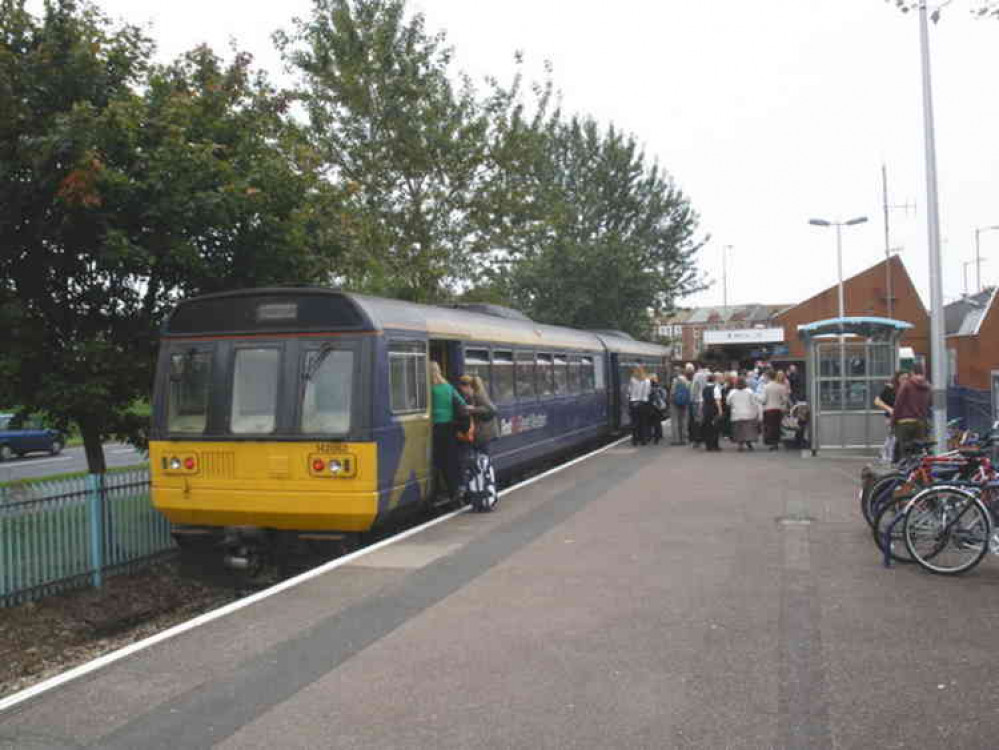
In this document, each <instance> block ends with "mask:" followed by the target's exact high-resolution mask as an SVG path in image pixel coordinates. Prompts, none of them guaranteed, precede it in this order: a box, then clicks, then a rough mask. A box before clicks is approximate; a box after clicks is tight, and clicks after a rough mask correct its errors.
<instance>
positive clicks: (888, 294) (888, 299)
mask: <svg viewBox="0 0 999 750" xmlns="http://www.w3.org/2000/svg"><path fill="white" fill-rule="evenodd" d="M881 196H882V199H883V202H882V206H883V207H884V212H885V306H886V308H887V310H888V317H889V318H890V317H891V314H892V310H891V307H892V304H891V303H892V289H891V241H890V239H889V234H888V167H887V166H885V164H884V163H882V164H881Z"/></svg>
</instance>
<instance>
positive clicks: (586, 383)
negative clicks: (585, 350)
mask: <svg viewBox="0 0 999 750" xmlns="http://www.w3.org/2000/svg"><path fill="white" fill-rule="evenodd" d="M594 375H595V373H594V370H593V357H580V360H579V387H580V388H581V389H582V391H583V392H584V393H587V392H589V391H592V390H593V389H594V388H595V387H596V383H595V380H594Z"/></svg>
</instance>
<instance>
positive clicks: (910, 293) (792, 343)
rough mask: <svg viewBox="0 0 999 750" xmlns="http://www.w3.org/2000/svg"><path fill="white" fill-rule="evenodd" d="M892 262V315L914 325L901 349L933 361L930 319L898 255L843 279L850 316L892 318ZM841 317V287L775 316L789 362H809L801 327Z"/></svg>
mask: <svg viewBox="0 0 999 750" xmlns="http://www.w3.org/2000/svg"><path fill="white" fill-rule="evenodd" d="M886 263H890V264H891V265H890V273H891V286H892V311H891V316H890V317H892V318H894V319H896V320H904V321H906V322H907V323H912V326H913V327H912V328H911V329H910V330H909V331H907V332H906V333H905V335H904V336H903V337H902V341H901V346H908V347H912V349H913V350H914V351H915V353H916V355H917V356H919V355H922V356H923V357H925V358H926V361H927V362H929V356H930V335H929V333H930V319H929V314H928V313H927V311H926V308H925V307H923V302H922V300H920V298H919V294H918V293H917V292H916V288H915V287H914V286H913V284H912V279H910V278H909V273H908V272H907V271H906V270H905V265H904V264H903V263H902V261H901V259H900V258H899V257H898V256H897V255H895V256H892V257H891V259H890V260H887V261H881V262H880V263H878V264H876V265H873V266H871V267H870V268H868V269H866V270H864V271H861V272H860V273H858V274H857V275H855V276H851V277H850V278H848V279H844V280H843V307H844V310H845V312H846V315H847V316H850V317H852V316H873V317H879V318H886V317H889V315H888V299H887V297H888V295H887V293H886V291H885V290H886V289H887V286H888V284H887V278H886V275H887V273H888V272H889V267H886ZM836 317H839V296H838V285H835V284H834V285H833V286H831V287H829V288H828V289H826V290H824V291H822V292H819V293H818V294H816V295H815V296H813V297H809V298H808V299H806V300H805V301H804V302H800V303H798V304H797V305H795V306H794V307H790V308H788V309H786V310H784V311H782V312H780V313H779V314H777V315H776V316H775V317H774V321H773V325H775V326H780V327H782V328H783V329H784V339H785V341H787V342H788V353H787V356H786V359H788V360H791V361H801V360H804V359H805V356H806V352H805V346H804V344H803V343H802V342H801V340H800V339H799V338H798V326H799V325H802V324H805V323H814V322H815V321H817V320H827V319H829V318H836Z"/></svg>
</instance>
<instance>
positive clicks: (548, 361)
mask: <svg viewBox="0 0 999 750" xmlns="http://www.w3.org/2000/svg"><path fill="white" fill-rule="evenodd" d="M554 369H555V367H554V363H553V360H552V355H551V354H539V355H538V395H539V396H541V397H542V398H543V397H545V396H554V395H555V374H554V372H553V370H554Z"/></svg>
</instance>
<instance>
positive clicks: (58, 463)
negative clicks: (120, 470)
mask: <svg viewBox="0 0 999 750" xmlns="http://www.w3.org/2000/svg"><path fill="white" fill-rule="evenodd" d="M104 460H105V461H106V462H107V465H108V468H112V467H115V466H133V465H135V464H141V463H145V462H146V456H145V454H143V453H142V452H141V451H137V450H136V449H135V448H133V447H132V446H130V445H125V444H124V443H105V444H104ZM86 470H87V458H86V456H85V454H84V452H83V446H82V445H81V446H78V447H72V448H66V449H65V450H63V452H62V453H60V454H59V455H58V456H50V455H48V454H46V453H33V454H31V455H28V456H24V457H23V458H13V459H11V460H10V461H4V462H2V463H0V482H10V481H14V480H17V479H35V478H38V477H46V476H51V475H53V474H68V473H71V472H76V471H86Z"/></svg>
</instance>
